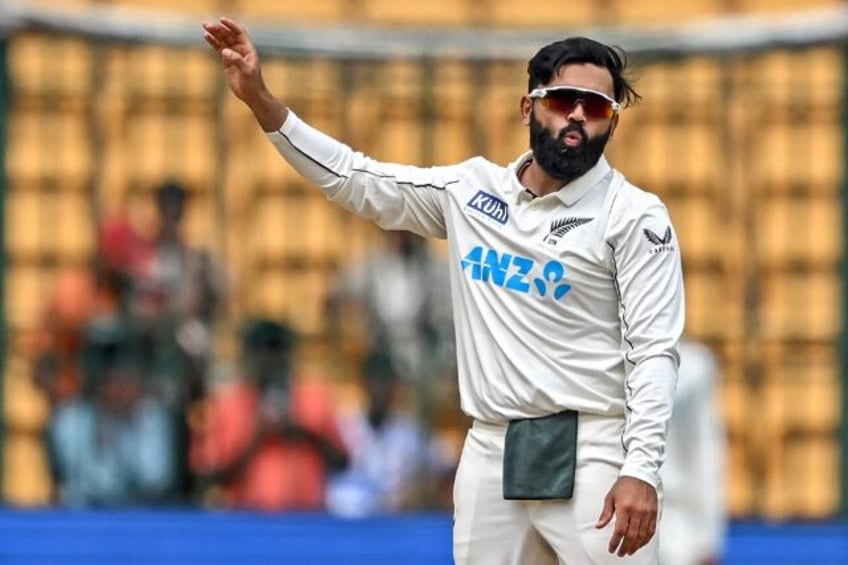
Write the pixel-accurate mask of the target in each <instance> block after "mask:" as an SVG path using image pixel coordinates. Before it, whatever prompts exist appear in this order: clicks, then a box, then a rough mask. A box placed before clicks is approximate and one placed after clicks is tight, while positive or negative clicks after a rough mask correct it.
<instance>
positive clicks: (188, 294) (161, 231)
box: [132, 182, 225, 407]
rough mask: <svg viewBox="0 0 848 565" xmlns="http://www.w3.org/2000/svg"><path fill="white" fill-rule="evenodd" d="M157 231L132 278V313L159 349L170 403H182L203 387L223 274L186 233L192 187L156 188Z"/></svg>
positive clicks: (165, 393) (171, 184)
mask: <svg viewBox="0 0 848 565" xmlns="http://www.w3.org/2000/svg"><path fill="white" fill-rule="evenodd" d="M155 198H156V210H157V213H158V221H159V226H158V233H157V235H156V237H155V239H154V241H153V242H152V251H151V254H150V260H149V261H147V263H146V265H145V268H144V269H142V270H141V272H138V273H137V275H136V278H135V281H134V297H133V305H132V311H133V317H134V318H135V319H136V320H138V322H139V324H140V325H141V327H143V328H145V329H146V332H147V334H148V338H149V339H150V340H151V342H152V347H153V349H154V352H155V353H156V354H157V355H158V358H157V361H158V368H157V373H158V376H160V377H169V378H164V379H162V380H161V382H159V383H157V384H158V386H159V387H160V388H161V389H162V390H161V391H160V392H161V393H162V394H163V397H164V398H165V399H166V400H167V401H168V403H169V404H170V405H174V406H178V407H183V406H184V404H185V400H186V399H187V398H194V397H197V396H199V395H200V393H201V392H202V390H201V389H202V382H203V375H204V373H205V371H206V368H207V363H208V360H209V350H210V346H211V325H212V322H213V320H214V316H215V313H216V311H217V308H218V307H219V306H220V304H221V301H222V299H223V295H224V286H225V285H224V277H223V275H222V274H221V273H220V272H219V271H218V269H217V267H216V266H215V265H214V264H213V262H212V258H211V256H210V254H209V252H208V251H206V250H205V249H201V248H196V247H193V246H191V245H189V244H188V242H187V241H186V240H185V237H184V235H183V233H182V229H183V219H184V216H185V209H186V205H187V201H188V192H187V191H186V189H185V188H184V187H183V186H181V185H180V184H177V183H174V182H167V183H165V184H163V185H162V186H160V187H159V188H158V189H157V190H156V195H155Z"/></svg>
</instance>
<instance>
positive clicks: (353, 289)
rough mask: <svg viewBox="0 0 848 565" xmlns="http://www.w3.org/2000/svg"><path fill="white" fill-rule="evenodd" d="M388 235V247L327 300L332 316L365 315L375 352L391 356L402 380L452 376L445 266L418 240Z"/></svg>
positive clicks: (342, 279)
mask: <svg viewBox="0 0 848 565" xmlns="http://www.w3.org/2000/svg"><path fill="white" fill-rule="evenodd" d="M386 233H387V235H386V237H387V239H386V247H385V248H382V249H378V250H375V251H374V253H373V254H372V255H371V256H369V257H368V258H367V259H366V260H365V262H364V263H362V264H361V265H358V266H356V267H355V268H353V269H352V270H349V271H347V272H344V273H342V275H341V277H340V280H339V282H338V284H337V286H336V288H335V289H334V290H333V292H332V293H331V296H330V299H329V306H330V309H331V314H336V315H337V316H345V314H343V311H344V310H346V309H353V310H354V313H353V315H354V316H356V315H357V314H359V315H361V316H364V317H365V320H366V323H367V326H368V327H367V330H368V332H369V335H370V338H371V341H372V343H371V348H372V349H375V350H376V349H382V350H385V351H387V352H388V354H389V356H390V357H391V359H392V363H394V365H395V367H396V370H397V373H398V374H399V375H400V376H401V377H402V378H404V379H407V380H418V379H424V378H427V377H430V376H436V375H441V374H442V373H444V372H445V371H452V369H453V367H454V365H455V360H454V357H455V354H454V351H455V349H454V347H455V346H454V333H453V332H454V330H453V321H452V310H451V301H450V286H449V282H448V270H447V266H446V265H445V264H444V262H443V261H441V260H439V259H437V258H436V257H435V256H434V255H433V254H432V253H431V251H430V248H429V247H428V244H427V241H426V240H425V239H423V238H421V237H419V236H418V235H415V234H413V233H410V232H407V231H389V232H386ZM361 316H357V317H356V319H359V318H360V317H361ZM347 317H350V313H348V314H347Z"/></svg>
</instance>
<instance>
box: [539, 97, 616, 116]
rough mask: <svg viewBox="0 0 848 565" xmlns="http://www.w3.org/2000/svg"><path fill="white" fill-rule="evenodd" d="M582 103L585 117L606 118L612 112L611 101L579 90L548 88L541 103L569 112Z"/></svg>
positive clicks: (561, 111)
mask: <svg viewBox="0 0 848 565" xmlns="http://www.w3.org/2000/svg"><path fill="white" fill-rule="evenodd" d="M578 102H580V103H581V104H582V105H583V113H584V114H586V117H587V118H592V119H606V118H611V117H612V114H613V110H612V103H611V102H610V101H609V100H607V99H606V98H604V97H603V96H600V95H598V94H595V93H592V92H583V91H580V90H549V91H548V93H547V94H546V95H545V97H544V98H542V103H543V104H544V105H545V107H546V108H548V109H549V110H551V111H553V112H558V113H562V114H570V113H571V112H573V111H574V108H575V106H577V103H578Z"/></svg>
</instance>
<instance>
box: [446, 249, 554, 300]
mask: <svg viewBox="0 0 848 565" xmlns="http://www.w3.org/2000/svg"><path fill="white" fill-rule="evenodd" d="M460 266H461V267H462V271H463V272H467V273H468V274H469V277H470V278H471V280H474V281H480V282H481V283H485V284H491V285H493V286H496V287H498V288H505V289H507V290H510V291H512V292H520V293H522V294H528V293H530V291H531V290H532V289H534V288H535V290H536V294H537V295H538V296H539V297H540V298H545V297H546V296H547V295H548V294H549V293H548V289H549V288H552V289H553V293H552V294H553V297H554V300H562V299H563V298H564V297H565V295H567V294H568V293H569V292H570V291H571V285H570V284H568V283H566V282H565V266H564V265H563V264H562V263H560V262H559V261H553V260H552V261H548V262H547V263H546V264H545V266H544V267H543V268H542V269H541V271H542V272H541V276H537V277H532V273H533V271H534V270H535V269H536V262H535V261H534V260H533V259H531V258H529V257H522V256H520V255H512V254H511V253H499V252H498V251H496V250H494V249H484V248H483V247H482V246H480V245H478V246H476V247H474V248H473V249H471V251H469V252H468V253H467V254H466V255H465V257H463V258H462V259H461V260H460ZM469 267H470V269H469ZM537 272H538V271H537ZM530 281H532V284H530Z"/></svg>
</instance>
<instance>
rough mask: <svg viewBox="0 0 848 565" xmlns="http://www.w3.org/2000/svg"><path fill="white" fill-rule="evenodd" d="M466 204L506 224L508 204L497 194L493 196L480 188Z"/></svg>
mask: <svg viewBox="0 0 848 565" xmlns="http://www.w3.org/2000/svg"><path fill="white" fill-rule="evenodd" d="M466 206H468V207H469V208H471V209H472V210H476V211H478V212H480V213H481V214H483V215H485V216H487V217H489V218H491V219H493V220H494V221H496V222H498V223H499V224H501V225H506V222H507V220H509V206H508V205H507V203H506V202H504V201H503V200H501V199H500V198H498V197H497V196H493V195H491V194H489V193H488V192H484V191H482V190H478V191H477V194H475V195H474V196H472V197H471V200H469V201H468V203H467V204H466Z"/></svg>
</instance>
